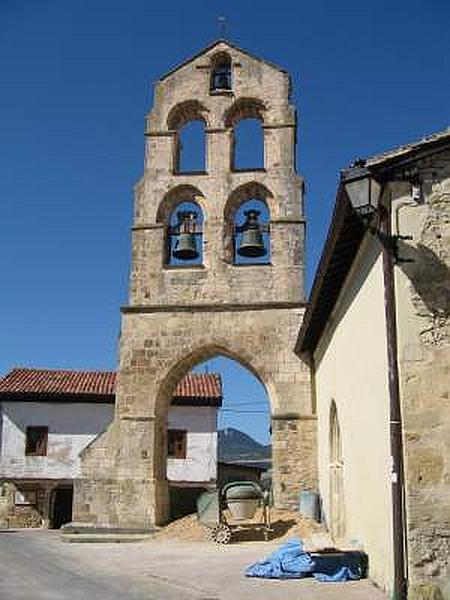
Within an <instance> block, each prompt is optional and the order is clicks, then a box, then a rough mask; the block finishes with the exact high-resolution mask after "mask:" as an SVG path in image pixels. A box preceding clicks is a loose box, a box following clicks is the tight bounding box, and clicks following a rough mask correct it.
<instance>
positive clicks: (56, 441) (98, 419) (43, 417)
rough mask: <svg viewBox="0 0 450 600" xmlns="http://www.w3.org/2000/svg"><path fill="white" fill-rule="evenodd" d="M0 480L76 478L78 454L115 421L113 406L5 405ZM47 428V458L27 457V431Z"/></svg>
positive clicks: (26, 403) (38, 403)
mask: <svg viewBox="0 0 450 600" xmlns="http://www.w3.org/2000/svg"><path fill="white" fill-rule="evenodd" d="M1 406H2V423H3V425H2V436H1V456H0V477H3V478H15V479H18V478H28V477H29V478H45V479H73V478H74V477H77V476H78V475H79V473H80V461H79V458H78V454H79V453H80V451H81V450H82V449H83V448H84V447H85V446H86V445H87V444H89V442H91V441H92V440H93V439H94V438H95V437H96V436H97V435H98V434H99V433H101V432H102V431H104V430H105V429H106V428H107V427H108V425H109V423H110V422H111V421H112V419H113V414H114V406H113V405H112V404H94V403H87V402H80V403H74V404H66V403H64V404H63V403H50V402H3V403H2V405H1ZM29 426H43V427H48V443H47V456H25V440H26V428H27V427H29Z"/></svg>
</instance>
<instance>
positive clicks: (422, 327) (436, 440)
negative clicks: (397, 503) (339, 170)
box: [393, 156, 450, 599]
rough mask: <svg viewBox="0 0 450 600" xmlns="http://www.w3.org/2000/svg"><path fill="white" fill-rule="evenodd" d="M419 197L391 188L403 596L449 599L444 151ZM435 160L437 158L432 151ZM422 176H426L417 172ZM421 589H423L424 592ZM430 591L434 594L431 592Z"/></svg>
mask: <svg viewBox="0 0 450 600" xmlns="http://www.w3.org/2000/svg"><path fill="white" fill-rule="evenodd" d="M446 159H447V169H446V170H445V171H444V172H443V173H442V172H441V175H440V177H439V178H437V177H436V174H434V175H433V179H432V180H431V178H430V179H428V180H427V179H425V183H424V185H423V202H421V203H420V202H419V203H418V202H411V198H410V197H409V198H408V196H407V195H406V194H405V190H404V188H402V186H397V188H396V190H395V192H394V194H395V195H396V197H395V200H394V202H393V210H394V213H393V214H394V215H397V218H396V221H397V223H398V226H399V233H401V234H404V235H406V234H407V235H412V236H413V240H412V241H411V242H409V241H408V242H404V243H402V244H401V247H400V256H401V257H403V258H409V259H412V260H413V261H414V262H408V263H400V264H399V266H398V267H397V276H396V290H397V310H398V331H399V362H400V381H401V399H402V408H403V422H404V437H405V439H404V443H405V473H406V493H407V498H406V503H407V506H406V508H407V520H408V555H409V578H410V586H411V597H413V598H445V599H447V598H450V560H449V559H450V401H449V398H450V156H447V157H446ZM440 160H441V164H442V160H443V157H442V156H441V157H440ZM425 177H426V174H425ZM427 594H428V595H427ZM432 594H434V595H432Z"/></svg>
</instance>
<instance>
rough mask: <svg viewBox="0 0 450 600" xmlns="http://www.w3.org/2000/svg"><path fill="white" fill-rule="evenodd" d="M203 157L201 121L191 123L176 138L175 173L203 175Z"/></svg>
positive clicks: (202, 128) (204, 167)
mask: <svg viewBox="0 0 450 600" xmlns="http://www.w3.org/2000/svg"><path fill="white" fill-rule="evenodd" d="M205 157H206V144H205V124H204V122H203V121H202V120H195V121H191V122H189V123H187V124H186V125H184V126H183V127H182V128H181V129H180V131H179V132H178V133H177V136H176V148H175V161H174V166H175V172H176V173H204V172H205V170H206V164H205V162H206V161H205Z"/></svg>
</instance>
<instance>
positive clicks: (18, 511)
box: [0, 481, 51, 528]
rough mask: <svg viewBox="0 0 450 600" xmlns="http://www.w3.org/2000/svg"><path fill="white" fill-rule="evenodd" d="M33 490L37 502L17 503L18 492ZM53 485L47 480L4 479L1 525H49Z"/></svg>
mask: <svg viewBox="0 0 450 600" xmlns="http://www.w3.org/2000/svg"><path fill="white" fill-rule="evenodd" d="M24 489H26V490H33V491H34V492H35V493H36V503H35V504H23V505H20V504H19V505H17V504H16V502H15V497H16V492H20V491H22V490H24ZM50 495H51V486H48V485H47V484H46V482H45V481H42V482H40V481H36V482H34V483H32V482H27V484H26V485H25V487H24V484H23V482H12V481H4V482H3V483H0V527H4V528H9V527H26V528H28V527H42V526H48V525H49V506H50Z"/></svg>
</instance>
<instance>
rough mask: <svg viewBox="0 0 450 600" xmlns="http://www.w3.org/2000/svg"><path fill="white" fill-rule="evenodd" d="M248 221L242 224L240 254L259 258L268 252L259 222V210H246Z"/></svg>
mask: <svg viewBox="0 0 450 600" xmlns="http://www.w3.org/2000/svg"><path fill="white" fill-rule="evenodd" d="M244 214H245V216H246V217H247V220H246V222H245V223H244V225H243V226H242V237H241V243H240V244H239V248H238V254H239V255H240V256H245V257H248V258H257V257H260V256H264V255H265V254H267V250H266V248H265V246H264V240H263V234H262V230H261V226H260V224H259V223H258V216H259V210H247V211H245V213H244Z"/></svg>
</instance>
